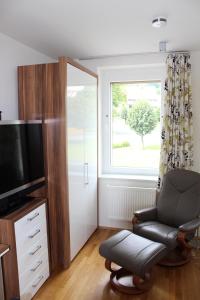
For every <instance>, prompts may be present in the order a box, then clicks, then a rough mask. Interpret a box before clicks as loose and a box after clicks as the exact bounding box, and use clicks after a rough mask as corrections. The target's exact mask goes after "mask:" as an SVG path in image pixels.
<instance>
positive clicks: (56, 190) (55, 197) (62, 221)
mask: <svg viewBox="0 0 200 300" xmlns="http://www.w3.org/2000/svg"><path fill="white" fill-rule="evenodd" d="M65 78H66V64H63V63H59V64H48V65H46V97H45V99H44V107H45V110H44V120H45V139H46V140H45V147H46V160H47V178H48V199H49V201H48V205H49V219H50V232H51V244H52V245H51V250H52V253H51V259H52V265H53V269H54V268H55V269H56V266H57V267H68V265H69V261H70V260H69V256H70V238H69V217H68V189H67V169H66V168H67V155H66V138H67V137H66V128H65V126H66V123H65V99H64V95H65V88H66V84H65V83H66V80H65ZM55 223H56V224H55Z"/></svg>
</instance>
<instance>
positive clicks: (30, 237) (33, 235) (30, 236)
mask: <svg viewBox="0 0 200 300" xmlns="http://www.w3.org/2000/svg"><path fill="white" fill-rule="evenodd" d="M38 233H40V229H37V230H36V232H35V233H33V234H32V235H29V236H28V237H29V239H33V238H34V237H35V236H36V235H37V234H38Z"/></svg>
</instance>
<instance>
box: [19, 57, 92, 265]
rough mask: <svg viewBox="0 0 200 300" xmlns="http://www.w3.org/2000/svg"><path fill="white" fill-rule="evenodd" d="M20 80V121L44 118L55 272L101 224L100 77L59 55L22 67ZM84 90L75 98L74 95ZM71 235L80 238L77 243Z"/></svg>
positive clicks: (51, 238)
mask: <svg viewBox="0 0 200 300" xmlns="http://www.w3.org/2000/svg"><path fill="white" fill-rule="evenodd" d="M85 80H86V81H85ZM83 81H84V82H83ZM18 82H19V85H18V87H19V113H20V119H22V120H24V119H25V120H27V119H38V118H42V120H43V128H44V149H45V169H46V178H47V195H46V196H47V199H48V216H49V236H50V250H51V251H50V257H51V271H55V270H58V269H60V268H66V267H68V266H69V263H70V261H71V258H72V257H74V255H75V253H77V251H78V250H79V249H80V247H81V245H83V243H84V242H85V241H86V240H87V239H88V238H89V236H90V234H91V233H92V232H93V231H94V230H95V228H96V226H97V76H96V74H94V73H93V72H91V71H89V70H88V69H86V68H84V67H82V66H81V65H79V64H78V63H76V62H74V61H72V60H71V59H68V58H61V59H59V61H58V62H57V63H50V64H41V65H32V66H20V67H18ZM87 82H89V85H87ZM91 83H92V84H91ZM91 85H92V86H93V88H92V89H93V98H91V97H90V101H89V98H88V94H87V92H88V87H89V86H91ZM70 89H71V91H70ZM73 89H74V90H73ZM81 90H82V91H83V93H82V94H81V93H79V95H78V98H77V97H74V98H73V94H72V93H74V92H75V94H76V92H78V91H79V92H81ZM70 95H71V96H70ZM79 96H80V97H79ZM83 96H84V98H83ZM88 101H89V102H88ZM79 102H80V103H81V106H80V107H79V106H78V105H79V104H78V103H79ZM81 122H83V123H82V124H81ZM79 123H80V124H79ZM82 138H83V139H84V143H82V144H81V143H79V142H80V140H79V139H82ZM86 148H88V151H86ZM86 181H88V182H90V184H87V183H86ZM82 193H84V194H82ZM86 194H87V195H86ZM81 195H82V196H81ZM86 207H87V210H86ZM83 222H84V224H83ZM70 223H71V224H70ZM82 225H83V227H84V228H85V229H84V234H83V235H82V233H81V229H82ZM76 233H78V235H77V234H76ZM70 234H71V238H70ZM82 236H84V238H83V239H82ZM73 237H74V238H77V240H79V239H82V242H81V243H80V245H79V246H78V247H77V245H75V243H76V242H75V243H74V242H73V241H74V239H73ZM73 245H74V246H73ZM72 248H73V249H75V248H76V249H75V250H72Z"/></svg>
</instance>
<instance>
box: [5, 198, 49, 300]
mask: <svg viewBox="0 0 200 300" xmlns="http://www.w3.org/2000/svg"><path fill="white" fill-rule="evenodd" d="M46 220H47V219H46V200H45V199H34V200H33V201H31V202H30V203H27V204H26V205H25V206H23V207H22V208H20V209H18V210H16V211H15V212H13V213H11V214H9V215H7V216H6V217H4V218H1V219H0V241H1V242H2V243H5V244H8V245H9V246H10V251H9V252H8V253H7V255H6V256H5V257H3V274H4V286H5V298H6V300H10V299H12V298H14V297H20V300H30V299H32V297H33V296H34V295H35V293H36V292H37V291H38V289H39V288H40V287H41V285H42V284H43V283H44V282H45V281H46V279H47V278H48V277H49V255H48V240H47V222H46Z"/></svg>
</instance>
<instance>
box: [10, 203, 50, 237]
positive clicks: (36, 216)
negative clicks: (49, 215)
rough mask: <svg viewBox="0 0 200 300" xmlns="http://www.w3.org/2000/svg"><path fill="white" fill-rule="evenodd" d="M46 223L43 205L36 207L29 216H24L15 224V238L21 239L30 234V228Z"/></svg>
mask: <svg viewBox="0 0 200 300" xmlns="http://www.w3.org/2000/svg"><path fill="white" fill-rule="evenodd" d="M44 220H45V222H46V207H45V204H42V205H41V206H39V207H37V208H36V209H34V210H33V211H31V212H30V213H29V214H27V215H26V216H24V217H23V218H21V219H19V220H18V221H17V222H15V236H16V237H17V238H20V239H21V238H23V237H24V236H26V235H27V232H30V231H31V230H32V228H35V227H36V226H37V225H38V224H41V223H44Z"/></svg>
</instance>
